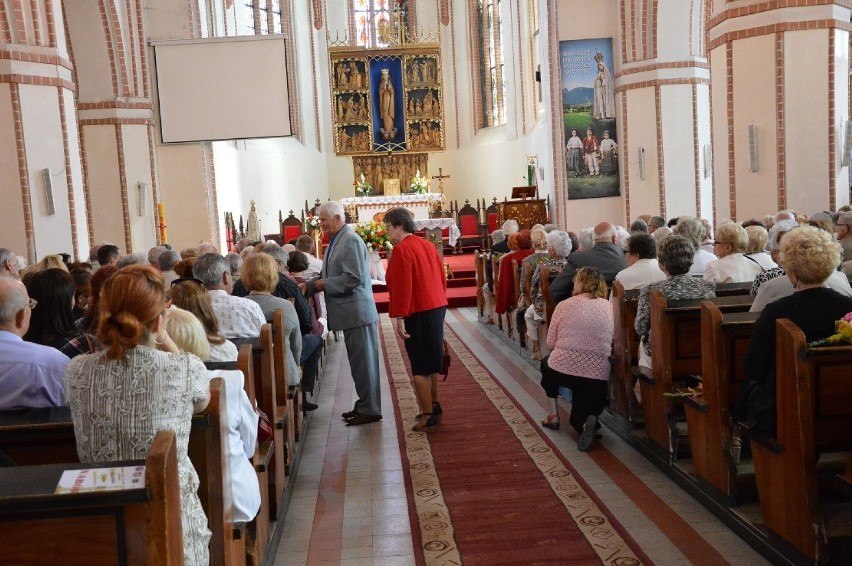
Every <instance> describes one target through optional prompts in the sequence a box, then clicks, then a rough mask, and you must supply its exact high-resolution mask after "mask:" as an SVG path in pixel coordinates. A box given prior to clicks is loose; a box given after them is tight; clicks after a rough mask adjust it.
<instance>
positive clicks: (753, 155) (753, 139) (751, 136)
mask: <svg viewBox="0 0 852 566" xmlns="http://www.w3.org/2000/svg"><path fill="white" fill-rule="evenodd" d="M748 157H749V160H751V172H752V173H754V172H756V171H757V126H755V125H754V124H750V125H749V127H748Z"/></svg>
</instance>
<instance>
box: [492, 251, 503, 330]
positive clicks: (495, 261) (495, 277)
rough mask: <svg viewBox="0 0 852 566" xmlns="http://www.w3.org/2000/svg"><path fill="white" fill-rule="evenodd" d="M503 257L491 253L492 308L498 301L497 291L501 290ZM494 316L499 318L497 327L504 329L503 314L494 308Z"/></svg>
mask: <svg viewBox="0 0 852 566" xmlns="http://www.w3.org/2000/svg"><path fill="white" fill-rule="evenodd" d="M501 257H503V254H495V253H492V254H491V278H492V281H493V283H492V285H491V289H492V292H491V305H492V309H493V307H494V305H495V304H496V303H497V293H498V292H499V291H500V258H501ZM494 317H495V318H496V319H497V321H496V322H497V328H498V329H500V330H503V316H502V315H499V314H497V310H496V309H494Z"/></svg>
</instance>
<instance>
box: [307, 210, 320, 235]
mask: <svg viewBox="0 0 852 566" xmlns="http://www.w3.org/2000/svg"><path fill="white" fill-rule="evenodd" d="M305 229H306V230H307V231H308V232H310V231H312V230H319V229H320V220H319V216H314V215H313V214H308V215H307V216H306V217H305Z"/></svg>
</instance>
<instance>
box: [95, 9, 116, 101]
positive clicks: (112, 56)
mask: <svg viewBox="0 0 852 566" xmlns="http://www.w3.org/2000/svg"><path fill="white" fill-rule="evenodd" d="M100 11H101V25H102V27H103V32H104V37H105V38H106V44H107V55H109V66H110V70H111V71H112V94H113V96H119V90H118V68H117V63H116V60H115V47H114V46H113V44H112V43H113V42H112V34H111V33H110V31H109V16H108V15H107V9H106V3H105V2H100Z"/></svg>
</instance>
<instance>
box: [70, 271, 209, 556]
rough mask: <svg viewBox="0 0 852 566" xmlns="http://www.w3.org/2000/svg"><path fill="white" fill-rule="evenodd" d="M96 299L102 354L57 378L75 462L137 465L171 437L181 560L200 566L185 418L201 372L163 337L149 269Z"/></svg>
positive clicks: (126, 274)
mask: <svg viewBox="0 0 852 566" xmlns="http://www.w3.org/2000/svg"><path fill="white" fill-rule="evenodd" d="M101 295H102V296H101V309H100V314H99V316H100V322H99V324H98V333H97V337H98V339H99V340H100V341H101V343H102V344H103V345H104V347H105V348H106V350H104V351H101V352H99V353H96V354H86V355H82V356H77V357H76V358H74V359H73V360H72V361H71V362H70V363H69V364H68V367H67V368H66V372H65V382H66V397H67V400H68V405H69V407H70V409H71V417H72V420H73V422H74V431H75V436H76V439H77V453H78V456H79V458H80V461H83V462H92V463H107V462H115V461H121V460H133V459H141V458H145V456H146V455H147V452H148V450H149V448H150V446H151V443H152V442H153V440H154V436H155V435H156V433H157V431H159V430H163V429H170V430H173V431H175V435H176V437H177V447H178V448H177V451H178V475H179V477H180V496H181V523H182V526H183V550H184V560H185V563H187V564H207V562H208V549H207V545H208V541H209V539H210V530H209V529H208V528H207V517H206V516H205V515H204V511H203V510H202V508H201V502H200V500H199V498H198V493H197V492H198V486H199V480H198V475H197V473H196V471H195V469H194V468H193V466H192V463H191V462H190V461H189V456H188V453H187V447H188V442H189V431H190V426H191V419H192V415H193V413H194V412H199V411H201V410H203V409H204V407H205V406H206V405H207V402H208V399H209V394H210V393H209V385H208V382H209V380H208V378H207V370H206V368H205V367H204V364H203V363H202V362H201V360H199V359H198V358H197V357H195V356H194V355H191V354H182V353H180V350H179V349H178V347H177V346H176V345H175V343H174V341H173V340H172V339H171V338H170V337H169V335H168V332H167V331H166V330H165V311H164V308H163V305H164V302H165V290H164V288H163V279H162V277H161V276H160V274H159V273H157V272H156V271H155V270H154V269H152V268H151V267H149V266H147V265H144V266H143V265H133V266H129V267H126V268H124V269H122V270H120V271H119V272H118V273H116V274H114V275H113V276H112V277H110V278H109V279H108V280H107V281H106V283H105V285H104V288H103V291H102V293H101Z"/></svg>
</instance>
